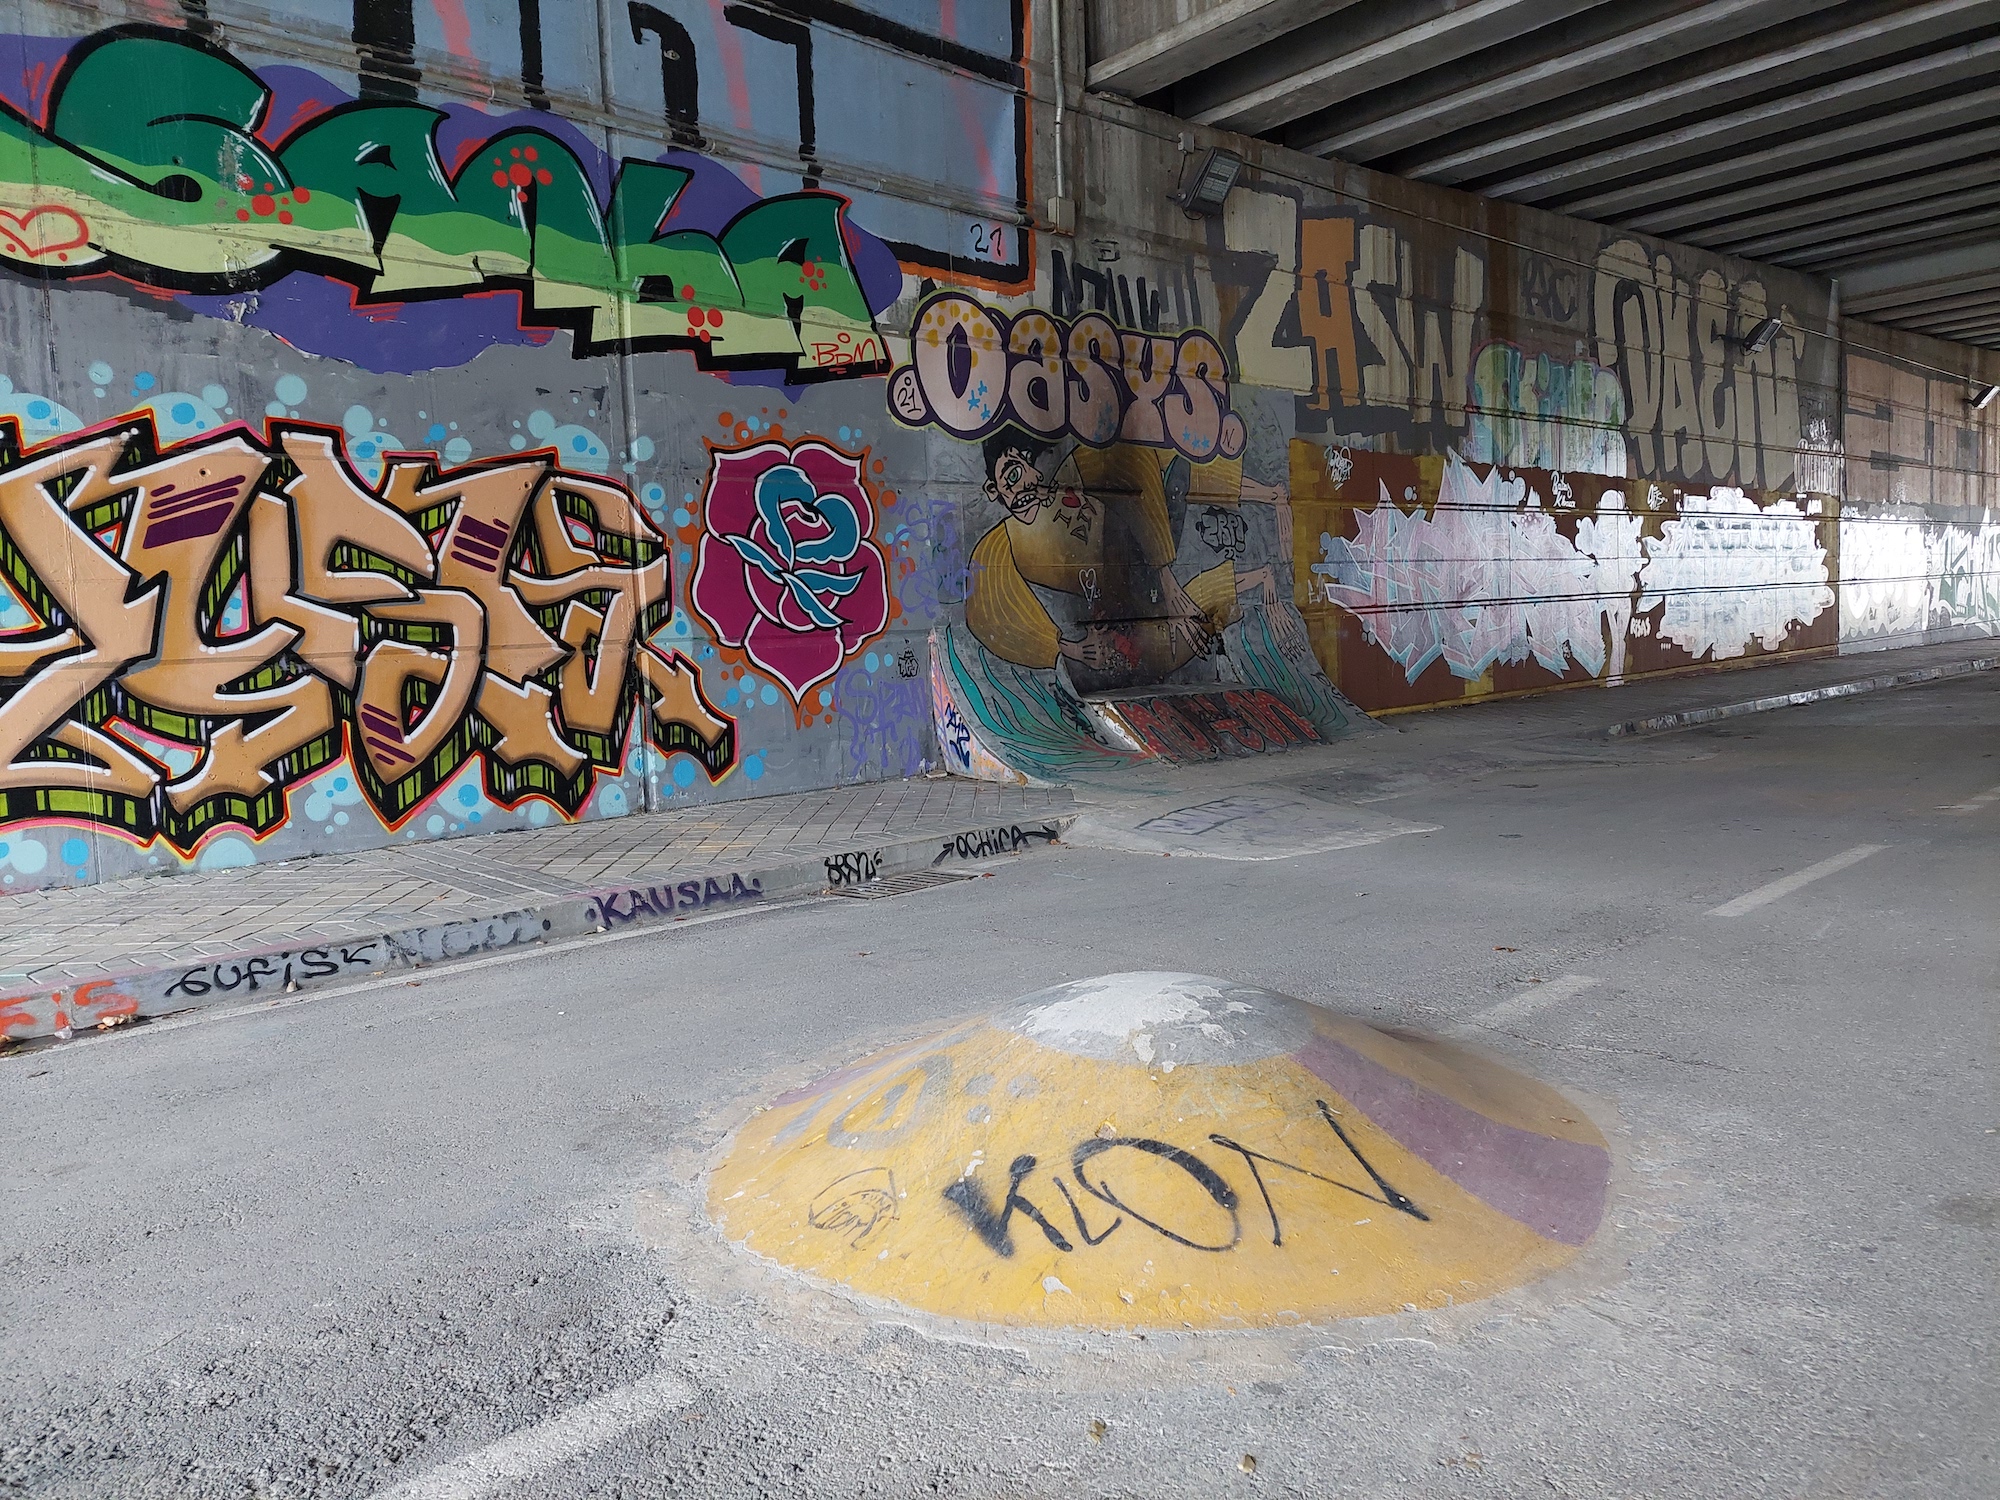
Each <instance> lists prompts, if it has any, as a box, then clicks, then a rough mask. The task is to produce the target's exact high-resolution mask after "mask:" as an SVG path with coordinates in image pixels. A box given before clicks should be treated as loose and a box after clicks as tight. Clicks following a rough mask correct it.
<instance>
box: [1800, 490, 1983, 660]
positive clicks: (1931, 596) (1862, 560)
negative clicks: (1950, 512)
mask: <svg viewBox="0 0 2000 1500" xmlns="http://www.w3.org/2000/svg"><path fill="white" fill-rule="evenodd" d="M1956 628H1970V629H1974V630H1981V631H1984V632H1985V633H1987V634H1989V635H1993V634H2000V521H1996V520H1995V519H1994V517H1993V513H1992V512H1991V511H1988V512H1986V513H1985V515H1984V517H1983V519H1982V520H1981V521H1980V523H1979V524H1978V525H1976V526H1975V525H1954V524H1952V523H1949V522H1944V521H1935V520H1930V519H1928V518H1926V517H1925V516H1923V515H1922V514H1921V513H1920V512H1917V513H1912V512H1910V511H1899V510H1882V511H1876V512H1867V511H1862V512H1850V513H1848V514H1846V515H1843V516H1842V517H1841V518H1840V639H1841V640H1842V642H1855V641H1872V642H1879V643H1881V644H1883V645H1893V644H1902V643H1904V642H1906V641H1908V640H1909V639H1910V638H1913V637H1918V636H1921V635H1923V634H1924V633H1925V632H1927V631H1946V630H1953V629H1956Z"/></svg>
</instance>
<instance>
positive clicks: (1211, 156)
mask: <svg viewBox="0 0 2000 1500" xmlns="http://www.w3.org/2000/svg"><path fill="white" fill-rule="evenodd" d="M1182 149H1183V150H1186V151H1190V152H1191V151H1192V150H1193V142H1192V141H1191V140H1189V139H1188V138H1187V137H1185V136H1183V137H1182ZM1242 170H1243V158H1242V157H1240V156H1238V155H1237V154H1236V153H1235V152H1234V151H1225V150H1223V149H1222V147H1220V146H1216V147H1214V148H1212V149H1211V150H1210V151H1209V153H1208V159H1207V160H1205V161H1204V162H1202V164H1201V170H1200V171H1198V172H1196V173H1195V174H1194V180H1193V181H1192V182H1189V181H1188V180H1187V176H1188V173H1187V162H1186V161H1185V160H1183V161H1182V162H1181V184H1180V186H1178V187H1176V188H1175V189H1174V191H1173V195H1172V196H1173V200H1174V202H1176V203H1178V204H1179V205H1180V206H1181V210H1182V211H1183V212H1184V213H1186V215H1187V216H1188V217H1189V218H1190V219H1212V218H1214V217H1215V216H1216V215H1217V214H1219V213H1221V212H1222V202H1223V200H1224V199H1225V198H1227V197H1228V196H1229V190H1230V189H1231V188H1233V187H1235V186H1236V178H1237V174H1239V173H1240V172H1242Z"/></svg>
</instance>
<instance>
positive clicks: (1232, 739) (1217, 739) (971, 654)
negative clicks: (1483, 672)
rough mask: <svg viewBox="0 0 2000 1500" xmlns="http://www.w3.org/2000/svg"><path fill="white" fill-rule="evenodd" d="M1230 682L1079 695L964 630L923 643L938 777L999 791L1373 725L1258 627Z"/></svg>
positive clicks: (1053, 674) (1309, 740) (1279, 746)
mask: <svg viewBox="0 0 2000 1500" xmlns="http://www.w3.org/2000/svg"><path fill="white" fill-rule="evenodd" d="M1236 638H1237V640H1238V641H1239V642H1240V645H1239V647H1238V649H1237V650H1236V651H1234V652H1232V653H1231V655H1230V658H1229V663H1230V667H1231V669H1232V670H1234V671H1235V672H1236V673H1237V676H1236V678H1235V679H1234V680H1226V681H1217V682H1213V683H1201V684H1187V685H1177V686H1163V687H1159V688H1154V689H1131V690H1127V691H1124V692H1120V693H1115V694H1101V695H1097V694H1093V695H1090V696H1084V695H1082V694H1079V693H1077V692H1075V691H1074V690H1072V689H1071V687H1070V686H1069V684H1068V683H1067V682H1066V681H1065V680H1064V678H1063V675H1062V673H1061V672H1060V671H1046V670H1036V669H1032V668H1027V667H1021V666H1017V665H1015V664H1014V663H1012V662H1009V661H1005V660H1003V659H1001V658H1000V657H998V656H995V655H994V654H993V653H991V652H989V651H988V650H986V649H985V647H983V646H981V645H980V643H979V642H978V641H977V640H976V639H974V638H973V636H972V634H971V633H970V632H969V631H966V630H963V629H954V628H952V627H950V626H945V627H941V628H940V629H938V630H937V631H935V632H934V633H933V635H932V637H931V698H932V708H933V712H934V716H935V719H936V723H937V734H938V743H939V745H940V747H941V749H942V751H943V756H944V764H945V768H946V769H947V770H949V771H951V772H953V773H954V774H956V775H960V776H971V777H976V778H979V779H982V780H991V781H1007V782H1024V781H1026V782H1066V781H1072V780H1075V779H1076V778H1078V777H1079V776H1083V777H1088V776H1091V775H1092V774H1094V773H1102V772H1105V771H1115V770H1117V769H1118V768H1120V767H1122V766H1129V765H1133V764H1137V763H1141V762H1148V761H1166V762H1168V763H1172V764H1183V763H1187V762H1192V761H1206V760H1217V759H1222V758H1227V757H1236V756H1262V755H1269V754H1275V753H1281V752H1282V751H1284V750H1286V749H1291V748H1297V747H1303V746H1309V745H1317V744H1322V743H1324V742H1326V741H1327V740H1329V739H1332V738H1334V737H1335V736H1338V735H1342V734H1347V733H1350V732H1353V731H1354V730H1356V729H1360V728H1370V729H1372V728H1374V727H1376V726H1375V724H1374V721H1373V720H1371V719H1369V718H1368V716H1367V715H1366V714H1364V713H1362V712H1361V711H1360V710H1359V709H1358V708H1356V707H1355V706H1354V705H1353V704H1352V703H1350V702H1348V701H1347V699H1345V698H1344V697H1342V696H1341V694H1340V693H1339V692H1338V691H1337V690H1336V689H1335V688H1334V687H1333V685H1332V684H1331V683H1329V682H1327V680H1326V679H1325V677H1324V676H1322V675H1320V673H1319V672H1318V669H1317V666H1316V665H1314V666H1313V667H1312V669H1311V670H1310V671H1306V670H1301V669H1298V668H1296V667H1294V666H1293V665H1292V664H1291V663H1290V662H1289V661H1288V660H1287V658H1286V655H1285V654H1284V653H1283V652H1282V651H1281V650H1280V649H1279V647H1278V644H1277V643H1276V642H1275V641H1272V640H1271V639H1270V637H1269V633H1268V631H1267V630H1266V629H1265V627H1264V626H1263V625H1262V623H1261V622H1259V623H1258V624H1257V625H1256V627H1255V629H1254V630H1252V629H1243V630H1241V631H1239V632H1238V634H1237V637H1236Z"/></svg>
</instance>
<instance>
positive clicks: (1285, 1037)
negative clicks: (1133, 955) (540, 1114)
mask: <svg viewBox="0 0 2000 1500" xmlns="http://www.w3.org/2000/svg"><path fill="white" fill-rule="evenodd" d="M1610 1169H1611V1158H1610V1154H1609V1151H1608V1148H1607V1147H1606V1145H1605V1142H1604V1139H1603V1137H1602V1136H1601V1135H1600V1134H1599V1133H1598V1131H1597V1129H1596V1127H1595V1126H1594V1125H1593V1124H1591V1122H1590V1121H1589V1120H1588V1119H1587V1118H1586V1117H1585V1115H1584V1113H1583V1111H1582V1110H1581V1109H1580V1108H1579V1107H1578V1106H1576V1105H1575V1104H1572V1103H1570V1102H1569V1101H1568V1100H1566V1099H1564V1098H1563V1097H1562V1095H1560V1094H1558V1093H1556V1092H1555V1091H1554V1090H1553V1089H1550V1088H1548V1087H1546V1086H1544V1085H1542V1084H1539V1083H1536V1082H1534V1081H1533V1080H1531V1079H1528V1078H1526V1077H1523V1076H1522V1075H1520V1074H1518V1073H1515V1072H1513V1071H1511V1070H1510V1069H1507V1068H1505V1067H1503V1066H1501V1065H1500V1064H1498V1063H1496V1062H1494V1061H1492V1060H1490V1059H1488V1058H1486V1057H1484V1056H1482V1055H1480V1054H1478V1053H1475V1052H1473V1051H1471V1050H1469V1049H1466V1048H1464V1047H1460V1046H1458V1045H1456V1044H1453V1043H1449V1042H1444V1041H1438V1040H1429V1039H1420V1038H1414V1037H1408V1036H1401V1035H1397V1036H1392V1035H1389V1034H1388V1033H1385V1032H1382V1031H1378V1030H1376V1029H1375V1028H1374V1027H1372V1026H1369V1025H1367V1024H1365V1023H1363V1022H1361V1021H1358V1020H1353V1019H1349V1018H1346V1017H1342V1016H1339V1015H1336V1014H1334V1013H1333V1012H1331V1011H1327V1010H1324V1009H1322V1008H1321V1007H1318V1006H1314V1005H1309V1004H1307V1003H1306V1002H1304V1001H1301V1000H1296V999H1293V998H1291V997H1289V996H1286V995H1281V994H1278V993H1276V992H1274V991H1270V990H1265V989H1259V988H1256V987H1253V986H1249V985H1242V984H1237V983H1233V982H1231V981H1228V980H1223V979H1213V978H1207V977H1204V976H1201V975H1192V974H1115V975H1107V976H1103V977H1101V978H1097V979H1091V980H1081V981H1077V982H1074V983H1071V984H1066V985H1059V986H1057V987H1055V988H1053V989H1050V990H1045V991H1040V992H1038V993H1036V994H1034V995H1031V996H1029V997H1027V998H1026V999H1024V1000H1022V1001H1020V1002H1018V1003H1017V1004H1016V1005H1014V1006H1013V1007H1010V1008H1009V1009H1007V1010H1006V1011H1003V1012H1001V1013H1000V1014H998V1015H996V1016H994V1017H993V1018H991V1019H990V1020H986V1021H982V1022H975V1023H971V1024H968V1025H964V1026H961V1027H958V1028H956V1029H954V1030H951V1031H948V1032H945V1033H942V1034H939V1035H935V1036H932V1037H928V1038H925V1039H922V1040H920V1041H917V1042H914V1043H910V1044H907V1045H904V1046H901V1047H897V1048H893V1049H891V1050H889V1051H886V1052H882V1053H877V1054H874V1055H872V1056H870V1057H868V1058H866V1059H864V1060H862V1061H861V1062H858V1063H855V1064H853V1065H851V1066H848V1067H844V1068H841V1069H838V1070H836V1071H835V1072H832V1073H830V1074H828V1075H826V1076H825V1077H823V1078H822V1079H820V1080H819V1081H818V1082H817V1083H815V1084H812V1085H810V1086H808V1087H807V1088H805V1089H801V1090H798V1091H795V1092H793V1093H790V1094H786V1095H781V1096H780V1097H779V1098H778V1099H776V1100H775V1101H773V1103H772V1105H771V1106H770V1107H769V1108H768V1109H766V1110H764V1111H762V1112H760V1113H758V1114H757V1115H755V1116H754V1117H753V1118H752V1119H751V1120H750V1121H749V1122H748V1123H747V1124H746V1125H745V1126H744V1127H743V1128H742V1129H741V1130H740V1131H739V1132H738V1133H737V1135H736V1137H735V1138H734V1140H733V1141H732V1142H731V1143H730V1145H729V1146H728V1148H727V1149H726V1151H725V1153H724V1155H723V1156H722V1158H721V1160H720V1162H719V1164H718V1166H717V1167H716V1170H715V1172H714V1174H713V1176H712V1177H711V1179H710V1183H709V1192H708V1204H709V1211H710V1213H711V1214H712V1215H713V1217H714V1218H715V1220H716V1221H717V1223H718V1224H719V1225H720V1226H721V1228H722V1230H723V1232H724V1233H725V1234H726V1235H727V1236H728V1237H729V1238H730V1239H732V1240H736V1241H739V1242H741V1243H743V1244H744V1245H746V1246H747V1247H748V1248H749V1249H751V1250H752V1251H755V1252H756V1253H758V1254H760V1255H763V1256H766V1257H769V1258H770V1259H772V1260H774V1261H777V1262H778V1263H780V1264H782V1265H785V1266H789V1267H791V1268H793V1269H795V1270H800V1271H804V1272H807V1273H808V1274H810V1275H812V1276H815V1277H818V1278H823V1279H825V1280H827V1281H831V1282H836V1283H839V1284H841V1285H844V1286H846V1287H848V1288H850V1289H852V1290H854V1291H857V1292H860V1293H862V1294H864V1295H867V1296H871V1297H877V1298H882V1299H886V1300H888V1301H890V1302H893V1303H897V1304H901V1305H903V1306H905V1307H910V1308H914V1309H917V1310H920V1311H924V1312H928V1313H933V1314H942V1315H944V1316H947V1317H954V1318H962V1319H970V1320H974V1321H978V1322H987V1323H1007V1324H1024V1325H1047V1326H1053V1327H1147V1326H1153V1327H1168V1328H1179V1327H1183V1326H1188V1327H1269V1326H1279V1325H1286V1324H1293V1323H1299V1322H1311V1321H1315V1320H1323V1319H1329V1318H1347V1317H1364V1316H1370V1315H1374V1314H1380V1313H1388V1312H1394V1311H1398V1310H1414V1309H1418V1308H1440V1307H1444V1306H1447V1305H1450V1304H1452V1303H1455V1302H1462V1301H1466V1300H1470V1299H1473V1298H1478V1297H1484V1296H1488V1295H1492V1294H1494V1293H1496V1292H1499V1291H1502V1290H1506V1289H1509V1288H1512V1287H1516V1286H1520V1285H1522V1284H1524V1283H1526V1282H1529V1281H1531V1280H1534V1279H1536V1278H1538V1277H1540V1276H1543V1275H1545V1274H1548V1273H1550V1272H1553V1271H1555V1270H1557V1269H1559V1268H1561V1267H1563V1266H1565V1265H1567V1264H1568V1263H1569V1262H1570V1261H1571V1260H1572V1259H1574V1258H1575V1256H1576V1255H1577V1254H1578V1253H1579V1251H1580V1250H1581V1249H1582V1248H1583V1246H1584V1245H1585V1244H1586V1243H1588V1242H1589V1241H1590V1239H1591V1238H1592V1236H1593V1235H1594V1234H1595V1233H1596V1231H1597V1228H1598V1225H1599V1222H1600V1219H1601V1218H1602V1215H1603V1210H1604V1205H1605V1201H1606V1196H1607V1192H1608V1189H1609V1181H1610Z"/></svg>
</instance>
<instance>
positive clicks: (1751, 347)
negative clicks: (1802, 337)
mask: <svg viewBox="0 0 2000 1500" xmlns="http://www.w3.org/2000/svg"><path fill="white" fill-rule="evenodd" d="M1784 331H1785V324H1784V320H1783V319H1780V318H1765V319H1763V320H1762V321H1761V322H1759V323H1758V324H1757V326H1756V327H1754V328H1752V329H1751V330H1750V331H1749V333H1747V334H1745V335H1744V337H1743V352H1744V353H1745V354H1762V353H1763V352H1764V351H1765V350H1766V349H1768V348H1770V347H1771V346H1772V345H1773V344H1775V343H1776V342H1777V341H1778V335H1779V334H1781V333H1783V332H1784Z"/></svg>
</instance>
